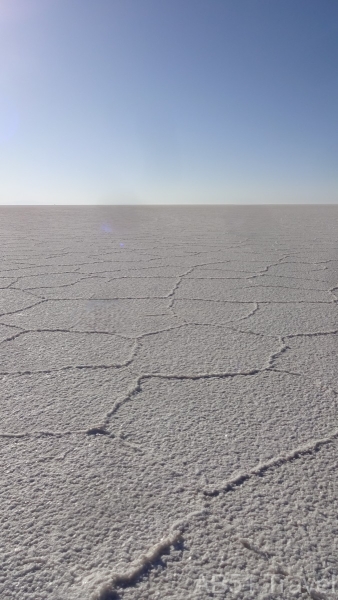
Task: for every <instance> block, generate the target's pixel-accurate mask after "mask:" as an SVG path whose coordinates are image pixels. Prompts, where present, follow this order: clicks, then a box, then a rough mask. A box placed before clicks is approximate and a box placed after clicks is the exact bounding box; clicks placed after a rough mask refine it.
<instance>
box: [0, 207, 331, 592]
mask: <svg viewBox="0 0 338 600" xmlns="http://www.w3.org/2000/svg"><path fill="white" fill-rule="evenodd" d="M0 217H1V218H0V241H1V270H0V379H1V399H0V409H1V423H0V448H1V462H0V467H1V485H0V507H1V519H0V523H1V535H0V554H1V571H0V598H1V600H45V599H46V598H50V599H51V600H117V599H123V600H139V599H141V600H142V599H144V600H147V599H159V598H166V599H167V598H168V599H172V600H187V599H196V600H204V599H206V598H234V599H235V598H236V599H246V598H248V599H249V598H256V599H259V600H263V599H264V600H268V599H273V598H287V599H289V598H299V599H304V600H305V599H307V598H312V599H313V600H333V599H334V598H337V597H338V553H337V550H338V548H337V534H338V519H337V515H338V497H337V483H336V481H337V450H338V422H337V400H338V398H337V395H338V384H337V349H338V346H337V332H338V319H337V298H338V276H337V266H338V241H337V240H338V207H334V206H321V207H320V206H308V207H285V206H281V207H268V206H266V207H237V208H235V207H212V206H211V207H81V208H80V207H78V208H74V207H70V208H64V207H51V208H33V207H29V208H2V209H1V211H0Z"/></svg>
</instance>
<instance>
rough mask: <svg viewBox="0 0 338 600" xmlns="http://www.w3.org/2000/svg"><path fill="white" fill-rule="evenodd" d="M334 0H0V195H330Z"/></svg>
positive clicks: (231, 199) (221, 199)
mask: <svg viewBox="0 0 338 600" xmlns="http://www.w3.org/2000/svg"><path fill="white" fill-rule="evenodd" d="M337 116H338V1H337V0H0V203H2V204H12V203H14V204H50V203H51V204H117V203H125V204H138V203H146V204H153V203H155V204H161V203H164V204H169V203H178V204H181V203H230V204H236V203H244V204H248V203H290V202H295V203H304V202H311V203H313V202H316V203H335V202H338V168H337V167H338V131H337V129H338V126H337V125H338V123H337V121H338V119H337Z"/></svg>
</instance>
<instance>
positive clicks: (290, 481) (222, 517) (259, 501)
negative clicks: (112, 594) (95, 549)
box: [123, 440, 338, 600]
mask: <svg viewBox="0 0 338 600" xmlns="http://www.w3.org/2000/svg"><path fill="white" fill-rule="evenodd" d="M337 452H338V444H337V440H335V441H334V443H332V444H330V445H327V446H325V447H322V448H321V449H320V450H318V451H317V452H315V453H312V454H308V455H304V456H301V457H300V458H298V459H296V460H293V461H291V462H286V463H285V464H283V465H281V466H279V467H278V468H277V469H271V470H270V471H269V470H268V471H266V472H265V473H264V474H262V476H259V477H252V478H251V479H249V480H248V481H246V482H245V483H243V484H242V485H241V486H238V487H235V488H233V489H232V490H231V491H230V492H228V493H226V494H220V495H219V496H217V497H216V498H212V499H210V501H209V502H208V503H206V510H205V514H204V515H201V516H199V517H198V516H196V517H194V518H193V519H192V520H191V523H190V526H189V527H187V528H186V530H185V533H184V544H182V547H180V548H177V549H175V550H173V551H172V552H171V553H170V554H166V555H164V556H163V557H162V563H161V564H157V565H156V566H155V567H154V569H153V570H151V571H150V572H149V574H148V576H147V577H144V578H143V579H141V580H140V581H139V582H138V583H137V585H136V586H133V587H129V588H127V589H125V590H124V591H123V598H125V599H126V600H132V599H136V598H137V599H142V600H143V599H147V598H173V599H174V598H175V600H176V599H180V600H184V599H185V598H196V600H200V599H204V598H215V597H216V598H240V599H242V598H243V599H246V598H258V599H259V600H267V599H271V600H272V599H273V598H302V599H304V600H305V599H308V598H313V600H325V599H328V598H330V599H331V598H332V599H333V598H336V597H337V596H336V592H337V579H338V564H337V550H338V549H337V533H338V519H337V514H338V499H337V469H336V460H337Z"/></svg>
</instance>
